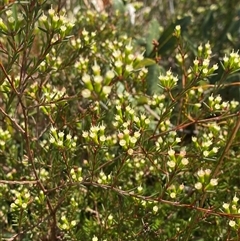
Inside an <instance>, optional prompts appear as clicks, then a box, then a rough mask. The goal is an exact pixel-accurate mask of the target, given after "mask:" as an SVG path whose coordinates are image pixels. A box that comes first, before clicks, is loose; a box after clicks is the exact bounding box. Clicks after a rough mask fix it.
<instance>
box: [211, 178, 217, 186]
mask: <svg viewBox="0 0 240 241" xmlns="http://www.w3.org/2000/svg"><path fill="white" fill-rule="evenodd" d="M210 185H211V186H217V185H218V179H217V178H212V179H211V180H210Z"/></svg>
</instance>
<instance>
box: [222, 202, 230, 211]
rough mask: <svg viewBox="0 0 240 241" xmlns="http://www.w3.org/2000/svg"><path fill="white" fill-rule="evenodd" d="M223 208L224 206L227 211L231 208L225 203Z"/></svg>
mask: <svg viewBox="0 0 240 241" xmlns="http://www.w3.org/2000/svg"><path fill="white" fill-rule="evenodd" d="M222 206H223V208H224V209H226V210H227V209H229V206H230V205H229V203H223V205H222Z"/></svg>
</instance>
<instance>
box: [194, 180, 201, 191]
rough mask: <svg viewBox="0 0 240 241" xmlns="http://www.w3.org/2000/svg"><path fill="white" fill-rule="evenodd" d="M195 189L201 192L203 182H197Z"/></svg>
mask: <svg viewBox="0 0 240 241" xmlns="http://www.w3.org/2000/svg"><path fill="white" fill-rule="evenodd" d="M194 187H195V188H196V189H197V190H200V189H202V183H201V182H197V183H196V184H195V185H194Z"/></svg>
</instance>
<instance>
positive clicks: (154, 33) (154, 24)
mask: <svg viewBox="0 0 240 241" xmlns="http://www.w3.org/2000/svg"><path fill="white" fill-rule="evenodd" d="M159 27H160V25H159V23H158V21H157V20H156V19H153V20H152V21H151V22H150V25H149V31H148V34H147V37H146V56H149V54H150V53H151V52H152V50H153V44H152V41H153V40H154V39H156V40H157V39H158V38H159V35H160V31H159Z"/></svg>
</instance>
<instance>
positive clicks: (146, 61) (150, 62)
mask: <svg viewBox="0 0 240 241" xmlns="http://www.w3.org/2000/svg"><path fill="white" fill-rule="evenodd" d="M153 64H156V62H155V61H154V60H153V59H149V58H145V59H143V60H142V61H140V62H139V63H137V64H136V66H134V69H135V70H137V69H140V68H143V67H145V66H151V65H153Z"/></svg>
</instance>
